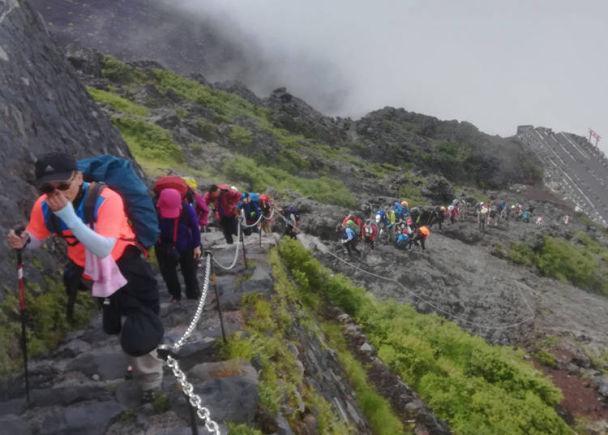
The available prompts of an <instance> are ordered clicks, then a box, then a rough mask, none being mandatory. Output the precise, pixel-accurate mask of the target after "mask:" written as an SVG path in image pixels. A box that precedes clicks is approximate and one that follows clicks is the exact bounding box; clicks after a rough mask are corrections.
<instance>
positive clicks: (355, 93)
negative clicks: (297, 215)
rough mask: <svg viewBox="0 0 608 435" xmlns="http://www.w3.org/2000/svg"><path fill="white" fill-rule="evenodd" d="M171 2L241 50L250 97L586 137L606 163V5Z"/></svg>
mask: <svg viewBox="0 0 608 435" xmlns="http://www.w3.org/2000/svg"><path fill="white" fill-rule="evenodd" d="M171 3H172V4H175V5H177V7H178V8H180V9H182V10H184V11H187V12H188V14H189V15H191V16H192V15H194V14H200V16H205V17H208V18H209V17H210V18H212V19H213V21H214V22H215V23H216V25H217V26H218V28H220V29H222V31H223V33H224V34H225V36H228V37H229V38H231V39H232V40H233V41H234V42H236V43H240V44H242V45H243V46H244V47H246V52H247V53H248V57H250V58H255V59H256V60H257V61H258V62H259V63H258V64H257V65H263V66H260V67H259V68H257V69H256V70H255V71H253V72H252V73H251V71H250V73H251V74H249V75H248V76H247V77H246V78H245V81H246V82H248V83H247V84H248V85H249V86H251V87H253V88H254V90H256V91H257V92H259V93H267V92H268V91H269V90H271V89H272V88H274V87H278V86H286V87H287V88H288V89H290V90H291V91H292V92H293V93H294V94H296V95H299V96H301V97H303V98H304V99H306V100H307V101H308V102H310V103H311V104H312V105H313V106H315V107H317V108H318V109H320V110H321V111H323V112H325V113H328V114H333V115H342V116H352V117H358V116H361V115H363V114H365V113H366V112H368V111H370V110H373V109H377V108H380V107H383V106H386V105H391V106H397V107H404V108H405V109H407V110H411V111H415V112H420V113H425V114H429V115H433V116H437V117H439V118H442V119H459V120H467V121H470V122H472V123H474V124H475V125H477V126H478V127H479V128H481V129H482V130H484V131H486V132H489V133H496V134H500V135H503V136H509V135H512V134H514V132H515V128H516V126H517V125H518V124H534V125H543V126H547V127H552V128H553V129H554V130H564V131H570V132H573V133H578V134H582V135H587V129H588V128H589V127H592V128H594V129H595V130H596V131H598V133H599V134H604V135H605V139H604V140H603V141H602V142H603V143H601V144H600V146H601V147H602V149H603V150H604V151H605V152H608V108H607V107H606V104H607V97H608V81H607V73H608V58H607V53H608V26H607V25H606V23H607V20H608V2H606V1H605V0H594V1H585V0H582V1H579V2H572V1H566V0H511V1H500V2H499V1H498V0H496V1H487V0H486V1H483V0H460V1H453V0H375V1H369V0H368V1H363V0H331V1H327V0H326V1H322V0H306V1H293V0H292V1H285V0H174V1H172V2H171ZM227 78H228V77H227Z"/></svg>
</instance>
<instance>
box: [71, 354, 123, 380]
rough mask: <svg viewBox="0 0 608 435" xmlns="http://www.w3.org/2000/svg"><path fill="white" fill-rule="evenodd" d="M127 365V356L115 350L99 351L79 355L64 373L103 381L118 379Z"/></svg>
mask: <svg viewBox="0 0 608 435" xmlns="http://www.w3.org/2000/svg"><path fill="white" fill-rule="evenodd" d="M128 365H129V363H128V360H127V356H126V355H125V354H124V352H121V351H120V350H119V348H116V350H115V351H112V350H106V351H104V350H101V351H99V352H89V353H87V354H84V355H80V356H79V357H77V358H76V359H75V360H73V361H71V362H70V363H69V364H68V366H67V368H66V371H71V370H74V371H78V372H81V373H84V374H85V375H86V376H89V377H91V378H92V377H93V376H94V375H98V376H100V378H101V379H103V380H108V379H120V378H122V377H124V375H125V372H126V371H127V366H128Z"/></svg>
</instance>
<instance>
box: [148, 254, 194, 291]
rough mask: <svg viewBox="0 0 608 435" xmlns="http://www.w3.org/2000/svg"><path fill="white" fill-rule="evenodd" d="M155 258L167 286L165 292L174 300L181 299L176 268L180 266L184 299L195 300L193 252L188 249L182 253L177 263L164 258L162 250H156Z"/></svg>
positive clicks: (180, 288)
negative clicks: (184, 289)
mask: <svg viewBox="0 0 608 435" xmlns="http://www.w3.org/2000/svg"><path fill="white" fill-rule="evenodd" d="M156 258H157V259H158V266H159V268H160V273H161V274H162V276H163V280H164V281H165V284H167V290H169V294H170V295H171V296H172V297H173V298H174V299H177V300H179V299H181V298H182V286H181V284H180V283H179V278H178V276H177V266H178V265H179V266H180V269H181V270H182V276H183V277H184V284H185V286H186V297H187V298H188V299H197V298H198V296H199V293H200V292H199V287H198V278H197V276H196V270H197V262H196V260H195V259H194V250H193V249H188V250H187V251H185V252H182V253H181V254H180V256H179V261H178V262H177V263H175V262H172V261H171V260H170V259H168V258H165V257H164V255H163V251H162V250H158V249H157V250H156Z"/></svg>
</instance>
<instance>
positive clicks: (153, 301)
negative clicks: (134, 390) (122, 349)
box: [103, 246, 163, 390]
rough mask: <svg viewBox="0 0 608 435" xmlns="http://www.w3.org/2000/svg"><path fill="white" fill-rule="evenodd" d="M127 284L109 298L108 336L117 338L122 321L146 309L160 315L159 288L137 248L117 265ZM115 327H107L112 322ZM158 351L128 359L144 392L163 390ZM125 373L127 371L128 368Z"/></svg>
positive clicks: (125, 254) (131, 249)
mask: <svg viewBox="0 0 608 435" xmlns="http://www.w3.org/2000/svg"><path fill="white" fill-rule="evenodd" d="M116 264H117V265H118V268H119V269H120V272H121V273H122V275H123V276H124V277H125V279H126V280H127V284H126V285H125V286H124V287H122V288H121V289H120V290H118V291H117V292H116V293H114V294H113V295H112V296H111V297H110V305H109V307H108V311H109V312H106V311H105V308H104V322H103V327H104V330H105V331H106V332H107V333H111V334H118V333H119V332H120V329H121V317H122V316H129V314H130V313H133V312H134V311H141V310H142V308H146V309H148V310H150V311H152V312H153V313H155V314H156V315H158V313H159V312H160V305H159V301H158V285H157V283H156V278H155V277H154V272H153V271H152V268H151V267H150V264H148V262H147V261H146V260H144V259H143V258H142V256H141V252H140V250H139V249H138V248H136V247H135V246H130V247H128V248H127V249H126V250H125V253H124V254H123V256H122V257H121V258H120V259H119V260H118V261H117V262H116ZM108 319H110V320H112V321H113V323H114V324H108V322H109V320H108ZM155 354H156V350H153V351H152V352H150V353H149V354H147V355H143V356H139V357H133V356H130V355H127V357H128V360H129V363H130V364H131V366H132V367H133V378H134V379H135V380H136V381H137V382H138V383H139V385H140V386H141V388H142V389H143V390H151V389H156V388H160V386H161V383H162V380H163V362H162V360H160V359H158V358H157V357H156V355H155ZM125 369H126V368H125Z"/></svg>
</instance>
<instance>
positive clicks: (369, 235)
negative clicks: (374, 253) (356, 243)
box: [363, 219, 378, 249]
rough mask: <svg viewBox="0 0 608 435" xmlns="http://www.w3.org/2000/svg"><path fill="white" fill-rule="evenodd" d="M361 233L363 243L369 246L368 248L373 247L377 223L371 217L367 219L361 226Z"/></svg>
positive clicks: (376, 233)
mask: <svg viewBox="0 0 608 435" xmlns="http://www.w3.org/2000/svg"><path fill="white" fill-rule="evenodd" d="M363 234H364V240H365V243H366V244H367V245H368V246H369V247H370V249H374V244H375V242H376V238H377V237H378V225H376V224H375V223H374V222H372V220H371V219H368V220H367V221H366V222H365V225H364V226H363Z"/></svg>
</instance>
